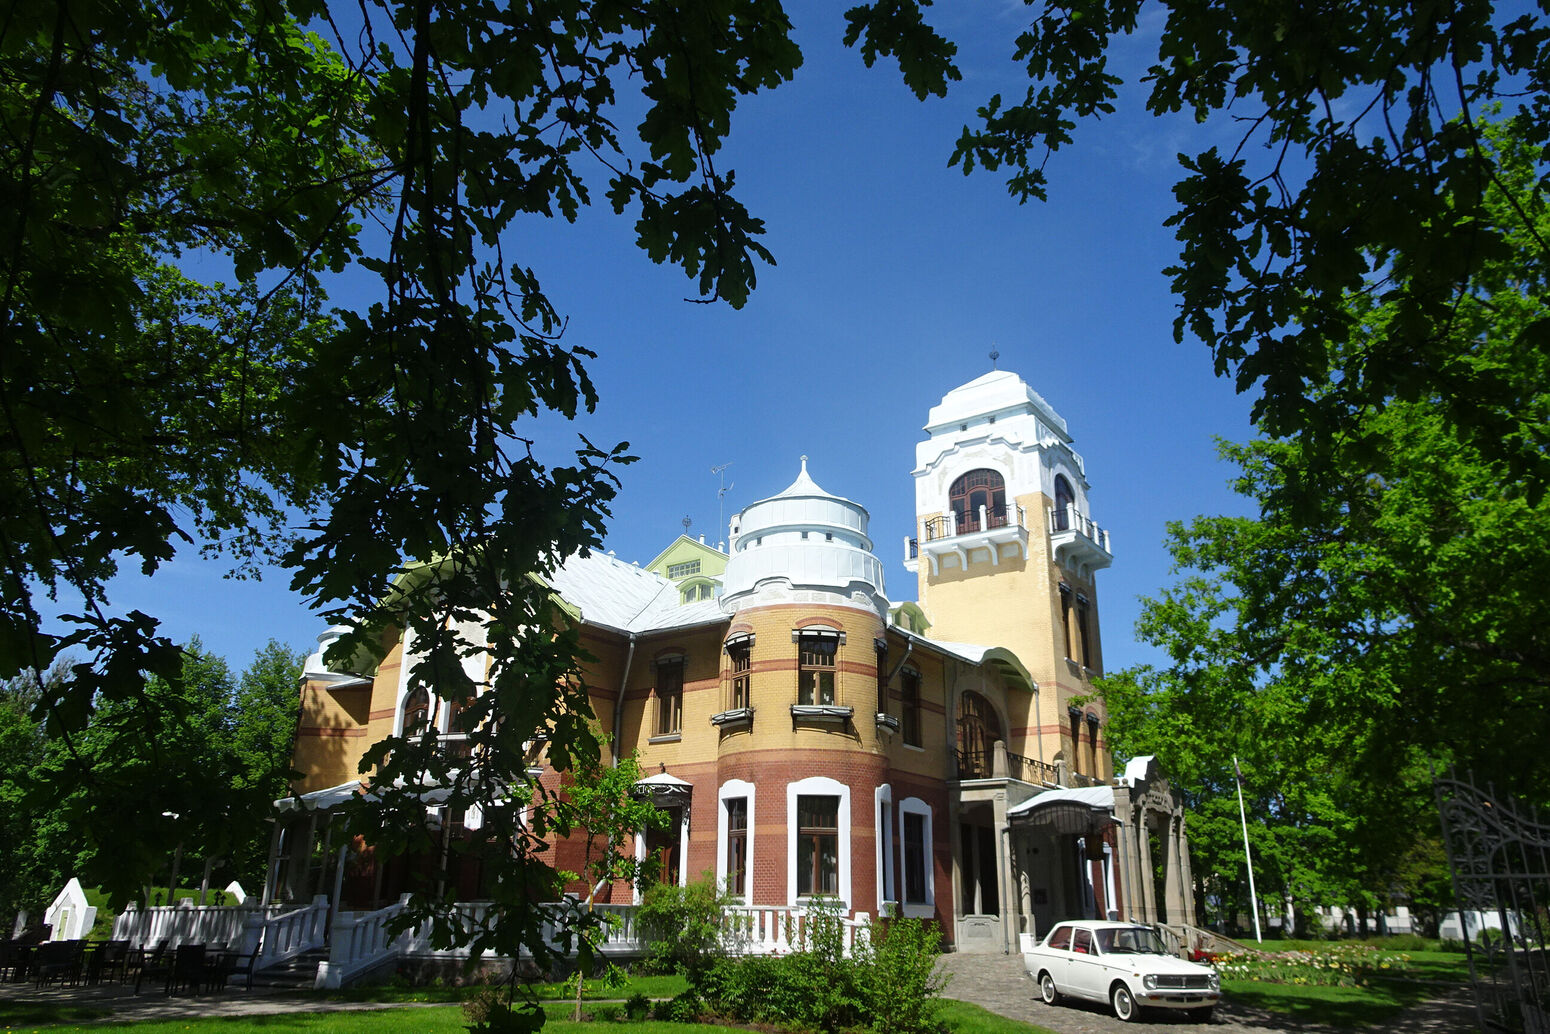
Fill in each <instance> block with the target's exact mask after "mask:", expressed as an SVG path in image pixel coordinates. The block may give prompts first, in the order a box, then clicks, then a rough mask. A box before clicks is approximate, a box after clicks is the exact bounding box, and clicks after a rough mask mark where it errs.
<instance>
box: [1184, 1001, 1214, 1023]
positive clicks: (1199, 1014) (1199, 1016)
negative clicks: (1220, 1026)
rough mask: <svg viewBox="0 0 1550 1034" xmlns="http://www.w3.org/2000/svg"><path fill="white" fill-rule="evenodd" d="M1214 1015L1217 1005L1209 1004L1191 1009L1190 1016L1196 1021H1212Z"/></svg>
mask: <svg viewBox="0 0 1550 1034" xmlns="http://www.w3.org/2000/svg"><path fill="white" fill-rule="evenodd" d="M1214 1015H1216V1006H1214V1005H1207V1006H1205V1007H1203V1008H1200V1009H1191V1010H1190V1011H1189V1018H1190V1019H1192V1020H1194V1021H1195V1022H1196V1023H1210V1022H1211V1017H1212V1016H1214Z"/></svg>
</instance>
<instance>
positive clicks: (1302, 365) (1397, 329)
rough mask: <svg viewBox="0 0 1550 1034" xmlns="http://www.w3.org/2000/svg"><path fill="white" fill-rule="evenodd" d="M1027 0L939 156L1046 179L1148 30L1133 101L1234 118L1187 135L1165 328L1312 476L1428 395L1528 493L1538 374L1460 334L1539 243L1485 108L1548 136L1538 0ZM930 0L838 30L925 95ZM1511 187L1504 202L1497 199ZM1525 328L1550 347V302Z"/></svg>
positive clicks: (883, 1)
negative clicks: (994, 69)
mask: <svg viewBox="0 0 1550 1034" xmlns="http://www.w3.org/2000/svg"><path fill="white" fill-rule="evenodd" d="M1025 2H1026V6H1027V7H1028V8H1029V9H1030V21H1029V24H1028V26H1027V28H1026V29H1025V30H1024V31H1023V32H1022V33H1021V34H1019V35H1018V37H1017V39H1016V41H1015V44H1014V54H1013V59H1014V61H1016V62H1017V63H1018V64H1019V65H1021V66H1022V68H1023V70H1024V72H1025V73H1026V75H1027V77H1028V80H1029V85H1028V86H1027V88H1026V90H1025V92H1024V93H1023V95H1022V96H1021V97H1020V98H1019V97H1015V96H1014V97H1010V98H1003V97H1002V96H1001V95H1000V94H996V95H995V96H993V97H991V98H990V99H989V100H988V102H987V103H986V104H985V105H984V106H983V107H981V108H980V109H979V112H978V115H979V123H978V125H976V126H971V127H965V128H964V130H963V133H962V135H961V136H960V138H959V140H958V143H957V147H956V149H955V150H954V151H953V154H952V159H951V160H952V162H953V163H956V164H959V165H961V166H962V168H963V169H964V171H965V173H968V172H970V171H972V170H973V169H975V168H977V167H983V168H985V169H989V170H997V169H1001V168H1005V169H1007V170H1008V174H1009V178H1008V181H1007V186H1008V189H1009V190H1010V192H1011V194H1012V195H1013V196H1014V197H1016V198H1018V199H1020V200H1024V201H1026V200H1027V199H1029V198H1040V199H1043V198H1044V197H1046V189H1047V185H1048V180H1047V177H1046V175H1045V171H1044V168H1045V164H1046V163H1047V162H1048V161H1049V160H1050V158H1051V156H1052V155H1053V154H1054V152H1056V151H1059V150H1060V149H1062V148H1064V147H1066V146H1068V145H1070V144H1072V142H1073V140H1074V137H1075V133H1076V130H1077V126H1078V124H1079V123H1080V122H1081V121H1083V120H1094V119H1097V118H1101V116H1103V115H1105V114H1109V113H1111V112H1113V111H1114V110H1115V108H1114V106H1115V104H1116V103H1117V102H1118V100H1119V97H1120V86H1121V85H1122V80H1121V76H1120V73H1119V71H1117V70H1116V68H1115V67H1114V65H1113V63H1112V62H1111V57H1112V53H1113V51H1114V50H1115V47H1116V41H1117V40H1118V39H1120V38H1121V37H1125V36H1130V35H1133V34H1136V33H1138V32H1142V33H1147V34H1153V33H1155V35H1153V36H1152V38H1153V39H1155V47H1156V60H1155V62H1154V63H1152V64H1151V65H1150V67H1148V68H1147V69H1146V72H1145V75H1144V76H1143V77H1142V81H1143V82H1145V83H1146V84H1147V85H1146V91H1147V92H1146V107H1147V110H1148V111H1150V112H1151V113H1153V114H1155V115H1158V116H1165V115H1172V114H1174V113H1180V112H1182V113H1185V114H1189V115H1193V116H1194V118H1195V120H1196V121H1197V122H1202V123H1203V122H1207V121H1209V120H1212V119H1213V118H1215V119H1218V120H1220V121H1224V122H1225V123H1226V124H1225V126H1224V127H1222V129H1223V131H1224V132H1228V133H1230V135H1231V136H1232V137H1234V138H1236V143H1235V144H1232V145H1229V146H1227V147H1217V146H1211V147H1207V148H1206V149H1204V150H1202V151H1199V152H1197V153H1192V154H1181V155H1180V156H1179V162H1180V166H1181V169H1182V174H1181V178H1180V179H1179V181H1178V183H1177V184H1176V186H1175V188H1174V193H1175V196H1176V197H1177V199H1178V205H1179V207H1178V210H1177V212H1176V213H1175V214H1174V216H1173V217H1172V218H1171V219H1170V220H1169V225H1171V226H1173V227H1175V228H1176V231H1177V237H1178V239H1179V241H1180V245H1181V254H1180V258H1179V262H1178V264H1177V265H1175V266H1173V267H1172V268H1170V269H1169V270H1168V273H1169V274H1170V275H1171V276H1172V278H1173V290H1174V293H1175V294H1176V295H1177V296H1178V299H1179V315H1178V318H1177V320H1176V322H1175V324H1174V335H1175V337H1176V338H1178V339H1180V340H1182V339H1183V337H1184V335H1185V334H1186V333H1188V334H1191V335H1194V336H1195V337H1198V338H1199V339H1200V340H1201V341H1203V342H1204V343H1205V344H1206V345H1207V346H1208V347H1209V348H1210V349H1211V352H1212V354H1213V356H1214V357H1215V360H1216V367H1217V371H1218V372H1219V373H1221V374H1224V375H1231V376H1232V377H1233V378H1234V382H1235V384H1236V385H1237V388H1238V390H1239V391H1247V390H1250V389H1254V390H1257V391H1258V392H1259V398H1258V400H1257V402H1256V405H1255V410H1254V414H1255V418H1256V420H1257V422H1258V425H1259V427H1260V428H1261V429H1262V430H1263V431H1264V432H1265V433H1267V434H1269V435H1272V436H1291V435H1301V436H1303V437H1304V438H1305V440H1306V441H1307V444H1308V446H1309V447H1308V449H1307V452H1306V455H1305V456H1304V460H1305V462H1306V463H1307V464H1308V469H1309V471H1310V474H1312V475H1314V476H1321V475H1322V474H1324V473H1326V472H1328V473H1330V474H1332V475H1336V476H1338V473H1339V471H1340V469H1341V467H1340V462H1341V458H1340V457H1338V456H1335V455H1333V453H1337V452H1345V453H1350V452H1351V451H1357V452H1360V453H1361V454H1363V455H1364V456H1366V457H1368V458H1371V457H1375V456H1376V455H1377V454H1378V453H1379V452H1380V451H1381V449H1382V448H1383V447H1384V445H1385V441H1384V436H1383V432H1382V431H1381V430H1380V429H1377V428H1374V427H1372V426H1371V425H1370V424H1369V423H1368V421H1367V418H1368V417H1370V416H1372V415H1373V414H1375V413H1377V412H1379V411H1381V410H1382V409H1383V408H1384V407H1385V406H1386V405H1388V404H1389V403H1391V402H1400V403H1417V404H1431V405H1434V406H1435V407H1436V408H1438V409H1439V410H1440V412H1441V414H1442V416H1443V417H1444V418H1445V419H1446V420H1447V421H1448V422H1449V423H1450V424H1452V425H1453V426H1454V427H1456V428H1457V432H1458V436H1459V438H1460V440H1461V442H1462V443H1463V444H1465V445H1467V446H1469V447H1471V448H1473V449H1476V450H1478V451H1479V452H1480V453H1481V454H1482V455H1483V456H1485V457H1487V458H1489V459H1490V460H1492V461H1500V463H1501V467H1500V470H1499V471H1498V473H1499V475H1500V476H1501V478H1502V480H1501V484H1502V485H1504V486H1515V487H1517V488H1521V489H1522V490H1523V491H1526V492H1527V493H1528V494H1529V495H1530V496H1531V497H1537V496H1538V495H1539V494H1540V493H1541V492H1543V490H1544V488H1545V487H1546V486H1547V485H1550V449H1547V445H1550V433H1547V430H1546V426H1545V423H1544V421H1543V417H1544V410H1543V399H1542V395H1541V392H1540V391H1539V389H1538V387H1537V385H1536V382H1534V381H1532V380H1529V379H1521V378H1516V377H1512V376H1503V370H1502V368H1501V367H1500V366H1499V365H1498V364H1497V363H1496V361H1494V359H1493V357H1492V356H1490V355H1489V354H1486V353H1484V352H1482V351H1481V350H1480V349H1477V348H1476V347H1474V345H1473V340H1474V339H1473V338H1472V337H1471V336H1470V335H1469V334H1468V333H1467V332H1466V324H1467V319H1466V318H1465V317H1466V314H1465V313H1464V311H1463V310H1464V309H1465V308H1466V307H1467V303H1468V299H1470V298H1471V297H1479V296H1481V295H1482V294H1490V293H1492V292H1494V291H1495V289H1496V286H1497V281H1496V280H1495V278H1494V276H1493V273H1492V269H1493V268H1494V267H1498V266H1499V264H1500V262H1501V261H1502V260H1503V259H1504V258H1505V257H1508V256H1511V255H1525V254H1529V253H1532V256H1533V261H1535V262H1538V263H1542V262H1543V260H1544V257H1545V254H1546V250H1547V244H1546V241H1547V238H1546V237H1545V236H1544V234H1543V233H1542V231H1541V227H1540V225H1539V222H1540V218H1541V217H1540V214H1539V210H1540V203H1539V201H1538V200H1537V197H1525V196H1523V195H1521V194H1520V193H1519V191H1518V189H1517V188H1518V186H1520V184H1515V183H1509V182H1508V181H1509V180H1512V179H1513V178H1514V174H1513V173H1511V172H1510V171H1509V165H1510V162H1509V161H1507V160H1506V159H1505V156H1503V155H1502V154H1501V153H1500V152H1499V151H1498V150H1497V149H1496V148H1495V147H1493V146H1491V145H1490V144H1489V142H1488V139H1487V135H1486V132H1485V130H1484V128H1483V126H1482V122H1481V115H1482V113H1483V112H1486V111H1488V109H1489V108H1490V106H1491V105H1492V104H1493V103H1495V102H1498V101H1502V102H1505V103H1506V104H1508V105H1509V107H1508V109H1507V111H1506V113H1505V114H1504V115H1503V116H1502V118H1503V119H1504V120H1505V122H1506V124H1507V125H1508V127H1509V128H1510V131H1511V133H1512V135H1513V137H1514V138H1515V139H1517V140H1519V141H1521V144H1522V146H1523V147H1524V148H1526V149H1527V150H1529V151H1531V152H1536V153H1537V152H1541V151H1543V150H1544V149H1545V147H1546V145H1547V144H1550V22H1547V20H1546V16H1545V12H1544V10H1543V9H1542V8H1537V7H1533V6H1525V7H1518V8H1510V7H1505V6H1502V5H1493V4H1486V3H1473V4H1433V3H1428V2H1422V0H1376V2H1373V3H1364V4H1361V5H1355V6H1346V7H1340V8H1328V7H1314V6H1306V5H1301V6H1299V5H1295V4H1284V5H1278V6H1274V7H1269V8H1267V7H1263V6H1257V5H1250V4H1229V5H1221V4H1200V3H1190V2H1185V0H1164V3H1163V5H1162V12H1163V13H1164V15H1165V18H1164V19H1163V20H1161V21H1160V23H1159V22H1158V21H1157V20H1155V19H1152V18H1148V19H1147V20H1146V21H1145V22H1143V20H1142V17H1141V16H1142V12H1143V8H1142V5H1141V3H1140V2H1139V0H1073V2H1060V3H1053V2H1046V0H1025ZM929 6H930V3H929V0H879V2H875V3H869V4H862V5H860V6H858V7H855V8H853V9H852V10H851V11H850V12H849V13H848V14H847V15H846V18H847V21H848V23H849V29H848V32H847V35H846V41H847V42H849V43H856V42H857V41H859V42H860V45H861V52H862V56H863V57H864V59H865V60H866V61H867V63H868V64H871V63H872V62H873V61H874V60H875V59H876V58H877V57H878V56H880V55H894V56H895V57H897V59H898V61H899V64H900V67H901V70H902V71H903V73H904V77H905V80H906V83H907V84H908V85H909V86H910V87H911V88H912V89H914V91H915V92H916V93H917V94H918V95H922V96H923V95H924V94H926V93H943V92H945V89H946V82H947V80H949V79H953V78H957V75H956V69H955V68H954V67H953V64H952V60H953V55H954V53H955V51H954V48H953V46H952V45H951V44H950V43H949V42H948V41H947V40H945V39H944V38H942V37H941V36H940V35H939V34H937V33H936V32H935V30H934V29H932V28H931V27H930V26H929V25H928V24H926V22H925V17H924V15H925V9H926V8H928V7H929ZM1159 24H1160V29H1154V28H1153V26H1156V25H1159ZM1213 135H1217V134H1215V132H1213ZM1535 178H1536V179H1537V177H1535ZM1502 193H1506V194H1509V195H1511V196H1513V197H1514V199H1515V200H1514V204H1515V206H1516V207H1514V208H1513V209H1512V210H1511V211H1510V212H1503V211H1502V210H1501V209H1500V208H1499V207H1496V205H1497V203H1498V202H1499V201H1500V198H1501V195H1502ZM1493 195H1495V196H1496V198H1497V201H1493V200H1492V197H1493ZM1525 248H1527V249H1528V251H1527V252H1526V251H1525ZM1358 298H1360V299H1363V300H1364V301H1365V302H1366V303H1367V304H1369V305H1370V306H1373V307H1382V308H1384V309H1385V310H1387V312H1388V313H1389V318H1388V320H1387V322H1386V327H1385V332H1384V333H1382V334H1373V333H1371V332H1370V330H1371V328H1370V326H1369V325H1368V324H1366V323H1365V322H1364V319H1363V316H1362V313H1361V311H1360V306H1354V305H1353V300H1354V299H1358ZM1516 333H1517V335H1518V337H1519V338H1520V342H1519V350H1520V352H1521V353H1522V354H1524V355H1525V356H1528V355H1534V356H1537V357H1539V358H1540V359H1541V360H1542V358H1543V356H1544V355H1545V354H1546V352H1547V346H1550V324H1547V323H1544V322H1542V321H1539V320H1535V321H1530V322H1527V323H1524V324H1522V325H1520V326H1519V327H1518V328H1517V331H1516ZM1537 384H1539V385H1542V384H1543V381H1542V380H1541V381H1539V382H1537Z"/></svg>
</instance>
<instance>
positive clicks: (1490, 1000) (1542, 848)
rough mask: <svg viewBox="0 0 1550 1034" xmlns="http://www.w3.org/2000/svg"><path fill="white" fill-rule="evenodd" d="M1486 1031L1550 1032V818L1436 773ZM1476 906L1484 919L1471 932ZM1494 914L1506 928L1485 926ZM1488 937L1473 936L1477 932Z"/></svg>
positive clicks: (1456, 891) (1477, 1004) (1456, 892)
mask: <svg viewBox="0 0 1550 1034" xmlns="http://www.w3.org/2000/svg"><path fill="white" fill-rule="evenodd" d="M1432 787H1433V789H1434V790H1435V792H1436V795H1437V811H1438V813H1439V814H1440V815H1441V817H1442V837H1443V841H1444V843H1445V844H1446V845H1447V849H1448V867H1449V869H1451V870H1452V874H1453V897H1454V900H1455V901H1457V902H1458V907H1459V922H1460V926H1461V927H1462V929H1463V931H1464V943H1465V946H1466V948H1465V950H1466V955H1467V957H1468V959H1469V974H1470V980H1471V981H1472V982H1473V983H1474V989H1475V1011H1476V1014H1477V1016H1478V1018H1479V1021H1480V1027H1481V1029H1482V1030H1488V1031H1513V1032H1517V1031H1521V1032H1523V1034H1550V962H1547V957H1546V952H1547V951H1550V944H1547V943H1546V940H1545V935H1546V933H1547V932H1550V931H1547V927H1550V923H1547V916H1546V908H1547V906H1550V825H1547V824H1546V823H1544V822H1543V821H1541V820H1540V817H1539V813H1538V811H1537V809H1532V808H1528V809H1525V808H1522V807H1520V806H1519V804H1518V802H1517V801H1515V800H1511V799H1506V800H1502V799H1498V798H1497V797H1496V796H1495V794H1494V793H1490V792H1487V791H1485V790H1481V789H1480V788H1478V787H1476V786H1475V785H1474V783H1473V782H1472V781H1470V780H1466V779H1459V778H1457V777H1456V775H1454V774H1451V773H1450V775H1449V776H1448V777H1446V778H1434V779H1433V780H1432ZM1471 913H1474V914H1476V915H1478V916H1479V917H1480V918H1481V919H1482V921H1481V922H1479V923H1478V924H1477V929H1476V930H1475V931H1473V932H1472V931H1471V929H1470V918H1471ZM1487 916H1494V917H1495V919H1496V921H1497V922H1498V923H1499V924H1500V928H1499V929H1485V930H1484V931H1483V932H1482V931H1481V930H1480V929H1478V927H1486V926H1488V925H1489V921H1488V920H1485V918H1484V917H1487ZM1477 936H1478V937H1479V938H1480V940H1479V941H1477V942H1475V943H1471V940H1472V938H1473V937H1477Z"/></svg>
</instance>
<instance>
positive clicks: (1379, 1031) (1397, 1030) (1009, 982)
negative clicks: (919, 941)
mask: <svg viewBox="0 0 1550 1034" xmlns="http://www.w3.org/2000/svg"><path fill="white" fill-rule="evenodd" d="M942 969H943V970H944V971H945V972H947V973H948V974H949V975H951V977H952V980H951V982H950V983H948V985H947V989H946V991H945V992H944V994H945V995H946V996H947V997H948V998H956V999H959V1000H960V1001H965V1002H972V1003H973V1004H975V1005H978V1006H982V1007H984V1008H986V1009H989V1010H990V1011H991V1012H993V1013H998V1014H1000V1015H1002V1016H1006V1017H1008V1018H1010V1019H1014V1020H1022V1021H1023V1022H1025V1023H1033V1024H1037V1025H1038V1026H1040V1027H1045V1028H1047V1029H1049V1030H1052V1031H1055V1032H1056V1034H1148V1032H1168V1034H1183V1032H1184V1031H1188V1030H1202V1031H1210V1034H1286V1032H1288V1031H1299V1032H1304V1034H1325V1032H1333V1031H1334V1030H1335V1028H1331V1027H1325V1026H1323V1025H1321V1024H1309V1023H1294V1022H1292V1021H1289V1020H1286V1019H1284V1018H1278V1017H1276V1016H1273V1015H1271V1014H1270V1013H1266V1012H1263V1011H1261V1010H1258V1009H1253V1008H1251V1007H1249V1006H1246V1005H1242V1004H1234V1003H1233V1002H1232V1000H1231V999H1223V1001H1222V1003H1221V1004H1220V1005H1218V1006H1217V1008H1216V1015H1215V1017H1213V1018H1212V1020H1211V1022H1210V1023H1209V1024H1201V1023H1195V1022H1194V1021H1192V1020H1189V1019H1186V1018H1185V1017H1184V1016H1183V1015H1182V1014H1173V1013H1167V1012H1152V1013H1150V1014H1148V1015H1147V1017H1146V1019H1145V1021H1144V1022H1140V1023H1122V1022H1121V1021H1120V1020H1119V1019H1118V1018H1117V1017H1115V1015H1114V1014H1113V1013H1112V1012H1110V1011H1109V1010H1108V1009H1107V1008H1106V1007H1100V1006H1098V1005H1096V1004H1094V1005H1088V1004H1086V1003H1083V1002H1072V1001H1071V1000H1070V999H1065V1000H1063V1001H1062V1002H1061V1004H1059V1005H1055V1006H1049V1005H1045V1004H1044V1003H1043V1002H1041V1001H1039V997H1038V987H1037V986H1035V985H1034V982H1033V978H1031V977H1030V976H1028V971H1027V970H1026V969H1025V968H1024V967H1023V957H1022V956H1021V955H958V954H951V955H944V956H942ZM1474 1029H1475V1013H1474V1007H1473V1005H1472V1004H1471V1003H1470V1000H1469V997H1468V992H1467V991H1464V990H1459V991H1456V992H1453V993H1451V994H1450V995H1448V996H1447V997H1445V998H1441V999H1439V1000H1437V1001H1432V1002H1424V1003H1422V1004H1421V1005H1418V1006H1416V1007H1415V1008H1413V1009H1408V1010H1406V1011H1405V1012H1404V1013H1402V1014H1401V1015H1400V1016H1399V1017H1398V1018H1397V1019H1396V1020H1395V1021H1394V1022H1393V1023H1390V1024H1387V1025H1385V1026H1383V1027H1370V1028H1366V1032H1365V1034H1459V1032H1464V1031H1472V1030H1474ZM1347 1034H1349V1032H1347Z"/></svg>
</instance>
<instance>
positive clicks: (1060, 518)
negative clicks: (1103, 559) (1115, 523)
mask: <svg viewBox="0 0 1550 1034" xmlns="http://www.w3.org/2000/svg"><path fill="white" fill-rule="evenodd" d="M1049 530H1050V534H1052V535H1058V534H1059V533H1060V532H1063V531H1074V532H1076V533H1077V534H1079V535H1082V536H1085V537H1086V538H1088V539H1091V540H1092V541H1093V542H1095V543H1097V544H1098V546H1099V547H1100V548H1101V549H1102V550H1103V551H1104V552H1105V553H1107V552H1109V533H1108V532H1107V531H1105V530H1104V529H1103V528H1101V527H1099V526H1098V523H1097V522H1096V521H1094V520H1093V519H1092V518H1091V517H1089V516H1087V515H1086V514H1085V513H1082V512H1081V511H1080V510H1078V509H1077V508H1076V507H1074V506H1065V507H1062V508H1060V509H1058V510H1051V511H1050V512H1049Z"/></svg>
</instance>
